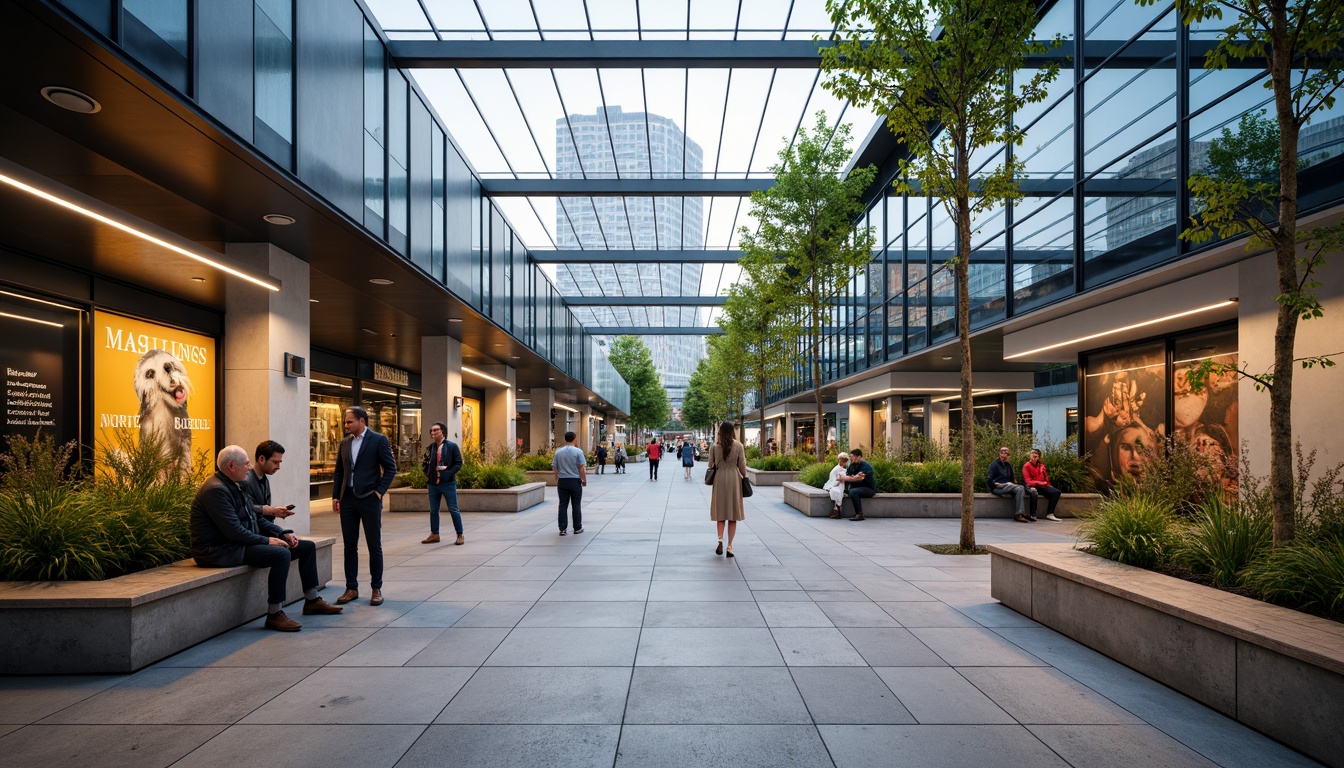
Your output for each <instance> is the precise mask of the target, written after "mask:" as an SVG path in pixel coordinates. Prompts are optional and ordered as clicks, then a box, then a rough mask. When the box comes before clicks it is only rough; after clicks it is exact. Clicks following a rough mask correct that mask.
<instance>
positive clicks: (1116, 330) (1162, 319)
mask: <svg viewBox="0 0 1344 768" xmlns="http://www.w3.org/2000/svg"><path fill="white" fill-rule="evenodd" d="M1236 303H1237V300H1236V299H1227V300H1226V301H1220V302H1218V303H1217V304H1209V305H1208V306H1204V307H1196V308H1194V309H1187V310H1186V311H1184V312H1177V313H1176V314H1174V315H1165V316H1163V317H1158V318H1154V319H1152V320H1144V321H1143V322H1142V323H1134V324H1133V325H1126V326H1122V327H1120V328H1112V329H1111V330H1109V331H1102V332H1101V333H1093V334H1091V335H1088V336H1079V337H1078V338H1076V339H1069V340H1068V341H1061V342H1059V343H1058V344H1050V345H1048V346H1044V347H1037V348H1036V349H1028V350H1027V351H1025V352H1018V353H1016V354H1012V355H1004V356H1003V359H1004V360H1012V359H1014V358H1018V357H1026V356H1027V355H1034V354H1037V353H1040V352H1049V351H1050V350H1052V349H1059V348H1060V347H1068V346H1072V345H1074V344H1081V343H1083V342H1085V341H1092V340H1093V339H1100V338H1102V337H1103V336H1111V335H1113V334H1117V333H1124V332H1125V331H1132V330H1134V329H1136V328H1146V327H1147V326H1150V325H1156V324H1158V323H1165V322H1166V321H1168V320H1177V319H1180V318H1182V317H1189V316H1190V315H1197V314H1199V313H1200V312H1208V311H1210V310H1214V309H1222V308H1223V307H1228V306H1231V305H1233V304H1236Z"/></svg>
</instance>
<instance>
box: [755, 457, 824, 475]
mask: <svg viewBox="0 0 1344 768" xmlns="http://www.w3.org/2000/svg"><path fill="white" fill-rule="evenodd" d="M815 462H816V458H815V457H813V456H809V455H807V454H798V453H795V454H791V455H783V454H776V455H774V456H763V457H761V458H757V459H751V460H749V461H747V466H748V467H751V468H752V469H759V470H761V471H764V472H793V471H796V470H799V469H802V468H803V467H806V466H808V465H809V464H813V463H815ZM831 466H832V467H833V466H835V462H832V463H831Z"/></svg>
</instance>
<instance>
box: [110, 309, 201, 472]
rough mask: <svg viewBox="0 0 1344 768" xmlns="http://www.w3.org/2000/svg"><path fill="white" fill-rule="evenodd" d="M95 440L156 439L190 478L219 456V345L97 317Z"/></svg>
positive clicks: (155, 326)
mask: <svg viewBox="0 0 1344 768" xmlns="http://www.w3.org/2000/svg"><path fill="white" fill-rule="evenodd" d="M93 334H94V336H93V338H94V344H93V370H94V375H93V410H94V422H93V426H94V439H95V440H96V441H98V442H99V443H101V444H103V445H112V446H115V445H117V444H118V443H121V442H122V441H126V440H133V441H137V442H138V441H140V440H142V439H145V438H147V437H151V436H152V439H154V440H155V441H157V442H158V443H159V445H160V450H161V451H162V453H163V455H164V456H165V457H166V458H168V459H169V460H171V462H172V463H173V464H174V465H175V466H177V467H178V468H180V469H183V470H186V471H190V470H191V469H192V467H193V466H194V463H195V462H196V461H203V462H209V463H211V464H213V462H214V457H215V366H216V361H215V340H214V339H212V338H210V337H209V336H202V335H201V334H198V333H191V332H189V331H181V330H177V329H175V328H169V327H167V326H163V325H158V324H157V323H149V322H145V321H143V320H134V319H131V318H129V317H122V316H120V315H113V314H109V313H107V312H94V313H93Z"/></svg>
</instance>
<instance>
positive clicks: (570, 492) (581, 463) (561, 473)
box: [551, 432, 588, 536]
mask: <svg viewBox="0 0 1344 768" xmlns="http://www.w3.org/2000/svg"><path fill="white" fill-rule="evenodd" d="M576 439H577V435H575V434H574V433H573V432H566V433H565V447H563V448H561V449H560V450H558V451H556V452H555V456H553V457H551V469H552V471H554V472H555V491H556V493H557V494H558V495H559V496H560V512H559V515H558V516H557V519H558V520H559V523H560V535H561V536H564V535H565V534H566V533H568V529H569V505H570V503H571V502H572V503H573V504H574V532H575V533H583V489H584V487H585V486H587V485H588V457H587V456H584V455H583V450H582V449H580V448H579V447H578V446H577V445H575V444H574V441H575V440H576Z"/></svg>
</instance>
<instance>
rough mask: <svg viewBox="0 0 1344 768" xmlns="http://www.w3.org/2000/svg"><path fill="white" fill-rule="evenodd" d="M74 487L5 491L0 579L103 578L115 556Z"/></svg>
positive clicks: (0, 510)
mask: <svg viewBox="0 0 1344 768" xmlns="http://www.w3.org/2000/svg"><path fill="white" fill-rule="evenodd" d="M81 501H82V500H81V498H80V494H79V492H78V490H76V489H75V488H74V487H70V486H67V487H52V488H41V489H36V490H33V491H32V492H29V493H19V492H16V491H14V490H13V489H8V488H7V489H5V491H4V492H0V579H3V580H4V581H53V580H54V581H74V580H84V579H102V578H106V577H107V575H108V572H107V571H108V565H110V564H113V563H115V561H116V557H115V553H114V552H113V551H112V548H111V546H110V545H109V544H108V541H107V536H106V535H105V533H104V528H103V525H102V524H101V522H102V521H101V520H99V519H98V518H96V517H95V518H92V519H91V518H90V517H89V508H88V507H87V506H86V505H85V504H83V503H81Z"/></svg>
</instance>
